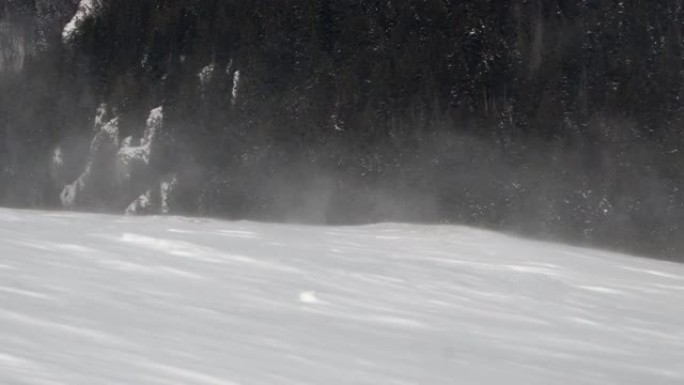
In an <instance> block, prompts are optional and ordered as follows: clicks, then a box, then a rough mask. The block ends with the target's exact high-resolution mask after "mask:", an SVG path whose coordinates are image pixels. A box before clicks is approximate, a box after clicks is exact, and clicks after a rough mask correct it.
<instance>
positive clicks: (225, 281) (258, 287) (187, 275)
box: [0, 210, 684, 385]
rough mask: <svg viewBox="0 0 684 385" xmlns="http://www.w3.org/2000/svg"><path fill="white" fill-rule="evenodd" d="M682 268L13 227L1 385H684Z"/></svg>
mask: <svg viewBox="0 0 684 385" xmlns="http://www.w3.org/2000/svg"><path fill="white" fill-rule="evenodd" d="M683 383H684V265H676V264H671V263H667V262H660V261H651V260H645V259H639V258H633V257H627V256H621V255H617V254H610V253H607V252H600V251H592V250H586V249H579V248H573V247H567V246H559V245H553V244H545V243H538V242H531V241H526V240H519V239H515V238H512V237H508V236H504V235H500V234H496V233H491V232H485V231H480V230H474V229H469V228H464V227H453V226H418V225H401V224H383V225H374V226H363V227H339V228H332V227H327V228H326V227H306V226H296V225H272V224H258V223H250V222H234V223H231V222H220V221H213V220H201V219H186V218H126V217H111V216H98V215H84V214H71V213H46V212H22V211H13V210H0V384H10V385H13V384H68V385H72V384H84V385H86V384H87V385H96V384H126V385H133V384H178V385H181V384H199V385H203V384H207V385H213V384H245V385H280V384H312V385H314V384H315V385H324V384H325V385H330V384H368V385H371V384H372V385H385V384H387V385H393V384H397V385H398V384H421V385H439V384H507V385H510V384H525V385H529V384H543V385H549V384H572V385H576V384H620V385H624V384H639V385H642V384H649V385H653V384H683Z"/></svg>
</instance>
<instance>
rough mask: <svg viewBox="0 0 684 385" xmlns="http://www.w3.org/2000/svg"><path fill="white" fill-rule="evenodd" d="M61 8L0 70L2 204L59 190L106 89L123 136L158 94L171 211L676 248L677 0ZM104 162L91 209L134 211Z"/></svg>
mask: <svg viewBox="0 0 684 385" xmlns="http://www.w3.org/2000/svg"><path fill="white" fill-rule="evenodd" d="M63 3H64V4H65V5H63V6H62V7H61V8H60V9H61V10H62V11H61V12H63V13H65V14H68V12H66V11H64V10H71V13H72V14H73V11H74V10H75V5H74V4H73V2H69V1H64V2H63ZM12 4H14V5H12ZM18 4H23V5H22V6H18ZM31 4H33V6H31ZM39 8H40V7H39V4H38V1H36V2H34V3H32V2H30V1H29V2H10V5H9V6H6V7H5V9H4V10H0V12H4V14H3V15H4V16H2V17H3V18H4V19H7V17H8V16H7V15H9V14H11V16H12V17H13V20H15V19H16V20H18V18H19V17H21V18H23V19H22V20H24V19H26V20H28V21H26V20H25V21H23V22H22V23H15V24H21V25H22V26H23V27H22V28H25V29H27V30H29V31H31V30H32V29H31V28H33V30H35V29H36V28H37V27H36V22H35V21H34V22H31V21H30V20H31V17H33V16H35V14H36V12H38V11H39ZM58 8H59V7H58ZM55 12H57V11H55ZM34 19H35V18H34ZM57 19H58V20H60V22H55V23H53V24H54V25H48V26H47V27H45V26H43V27H42V30H41V34H42V35H41V36H43V37H42V39H43V40H44V41H45V42H46V43H45V44H44V47H42V48H40V49H38V50H36V53H35V54H33V55H31V56H29V57H28V59H27V62H26V64H25V65H24V68H23V70H22V71H20V72H12V71H9V72H8V71H5V72H1V71H2V68H0V87H1V90H2V92H0V134H1V135H0V140H2V142H0V166H1V169H0V200H1V201H2V202H3V203H4V204H6V205H14V206H47V207H55V206H59V204H60V203H59V192H60V190H61V189H62V187H63V185H64V183H65V182H64V181H68V180H73V179H75V178H76V177H77V176H78V174H79V172H81V170H80V168H82V167H81V165H82V164H83V162H84V159H85V158H86V157H87V149H88V143H89V141H90V140H91V139H92V135H93V134H92V120H93V117H94V114H95V110H96V108H97V106H98V105H100V104H101V103H106V104H107V105H108V106H109V107H110V108H111V109H112V111H113V113H116V114H117V115H118V116H120V122H121V123H120V130H121V136H122V137H125V136H128V135H137V136H140V135H141V132H142V127H143V126H144V121H145V119H146V117H147V114H148V113H149V111H150V110H151V109H153V108H155V107H157V106H163V107H164V111H165V115H164V133H163V135H162V136H161V139H160V142H159V143H158V144H157V145H156V149H155V151H154V156H153V157H152V158H151V159H150V170H151V171H148V172H147V174H146V175H147V178H155V177H161V176H162V175H169V174H171V173H174V174H175V175H177V178H178V185H177V188H176V189H175V190H174V194H173V197H172V199H173V211H175V212H178V213H190V214H203V215H215V216H223V217H230V218H255V219H266V220H304V221H314V222H325V223H357V222H365V221H377V220H413V221H428V222H453V223H465V224H475V225H481V226H487V227H493V228H502V229H508V230H514V231H519V232H522V233H526V234H535V235H540V234H541V235H545V236H549V237H553V238H562V239H569V240H576V241H577V240H579V241H585V242H589V243H594V244H599V245H604V246H611V247H618V248H621V249H625V250H631V251H635V252H643V253H650V254H658V255H663V256H667V257H670V258H679V256H680V255H681V254H682V252H683V250H684V230H683V229H681V228H680V226H681V225H684V197H683V196H682V192H681V188H682V181H684V175H682V173H683V171H682V170H683V167H682V166H683V165H684V157H683V156H684V153H683V152H682V151H684V147H682V144H683V142H684V136H683V135H682V127H683V124H684V119H683V117H684V111H683V109H682V104H683V102H684V65H683V59H684V36H683V35H682V28H683V27H684V11H683V9H682V1H681V0H662V1H657V2H645V1H600V0H550V1H541V0H507V1H504V0H490V1H455V0H451V1H450V0H390V1H358V0H357V1H351V0H349V1H346V0H345V1H333V0H308V1H307V0H283V1H268V2H267V1H258V0H241V1H225V0H212V1H209V0H202V1H199V0H185V1H181V0H140V1H136V2H135V4H133V3H131V2H130V1H127V0H105V1H104V2H103V5H102V8H101V9H100V10H99V12H97V13H96V15H95V16H94V17H93V18H91V19H88V20H87V21H86V22H85V23H84V24H83V26H82V27H81V29H80V31H79V33H78V35H77V37H76V39H75V40H74V41H72V42H70V43H69V44H65V43H64V42H62V40H61V27H62V26H63V25H64V22H65V20H63V19H64V17H62V18H57ZM67 20H68V18H67ZM31 23H33V24H31ZM1 38H2V34H1V33H0V39H1ZM0 41H1V40H0ZM1 49H2V46H0V50H1ZM202 72H204V73H205V75H207V76H204V77H203V79H204V80H201V79H200V76H199V74H200V73H202ZM208 74H210V75H208ZM58 145H59V146H62V148H64V154H65V159H64V163H65V165H66V171H64V173H66V174H67V176H65V177H64V179H63V181H60V180H55V178H54V177H51V176H50V175H49V174H50V170H49V165H50V157H51V154H52V151H53V150H54V148H55V146H58ZM106 180H107V178H106V176H105V177H104V178H103V182H102V183H104V184H105V185H103V186H104V187H102V188H101V189H99V190H97V191H98V192H93V193H91V195H93V196H92V197H91V198H90V199H87V200H85V201H83V203H82V204H81V205H80V208H82V209H88V210H104V211H121V210H122V209H123V208H125V207H122V206H121V205H122V203H121V202H119V200H118V199H115V197H112V196H110V195H108V193H109V194H114V193H112V192H113V191H114V192H116V194H119V193H120V191H119V190H116V189H113V188H112V187H111V186H107V185H106ZM132 189H133V190H135V188H132ZM139 192H140V191H138V190H135V191H133V192H131V193H130V195H131V196H136V195H137V194H138V193H139Z"/></svg>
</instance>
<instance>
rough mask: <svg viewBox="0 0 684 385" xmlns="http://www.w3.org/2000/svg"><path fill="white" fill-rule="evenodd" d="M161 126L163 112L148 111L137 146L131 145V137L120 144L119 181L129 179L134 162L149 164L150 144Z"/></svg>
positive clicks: (118, 155)
mask: <svg viewBox="0 0 684 385" xmlns="http://www.w3.org/2000/svg"><path fill="white" fill-rule="evenodd" d="M163 124H164V110H163V108H162V107H157V108H155V109H153V110H152V111H150V115H149V117H148V118H147V123H146V125H145V131H144V132H143V137H142V139H141V140H140V145H139V146H133V145H132V142H133V138H132V137H127V138H126V139H124V140H123V141H122V142H121V148H119V151H118V153H117V170H118V174H119V178H120V180H122V181H126V180H128V179H129V178H130V177H131V167H132V164H133V163H134V162H141V163H143V164H145V165H148V164H149V163H150V154H151V152H152V144H153V143H154V140H155V139H156V137H157V133H158V132H159V131H160V130H161V129H162V126H163Z"/></svg>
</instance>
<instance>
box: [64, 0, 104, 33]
mask: <svg viewBox="0 0 684 385" xmlns="http://www.w3.org/2000/svg"><path fill="white" fill-rule="evenodd" d="M101 6H102V4H101V0H81V2H80V3H79V4H78V10H77V11H76V14H75V15H74V17H72V18H71V20H70V21H69V22H68V23H67V25H65V26H64V30H62V41H63V42H64V43H70V42H71V41H72V40H73V39H74V37H75V36H76V34H77V33H78V31H79V29H80V28H81V26H82V25H83V23H84V22H85V21H86V20H88V19H89V18H91V17H93V16H95V14H96V12H97V11H98V9H99V8H100V7H101Z"/></svg>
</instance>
